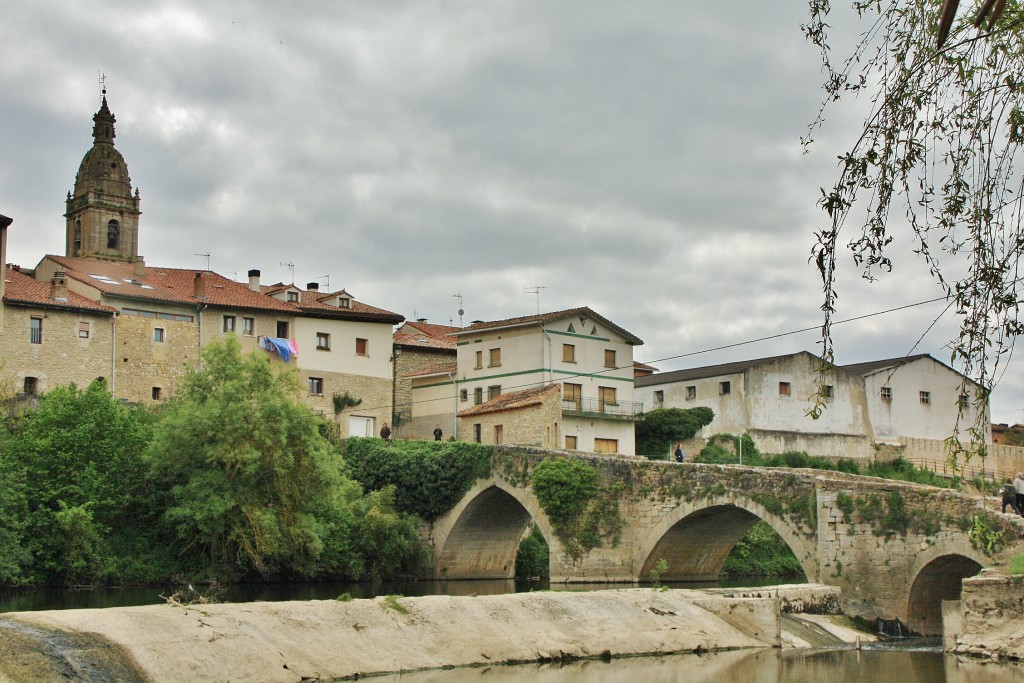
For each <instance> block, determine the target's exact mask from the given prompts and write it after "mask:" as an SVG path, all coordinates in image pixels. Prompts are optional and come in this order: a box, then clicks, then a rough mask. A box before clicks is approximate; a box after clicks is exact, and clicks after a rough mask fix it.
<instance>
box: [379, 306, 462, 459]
mask: <svg viewBox="0 0 1024 683" xmlns="http://www.w3.org/2000/svg"><path fill="white" fill-rule="evenodd" d="M458 330H459V328H458V327H453V326H451V325H436V324H433V323H428V322H427V320H426V319H425V318H420V319H418V320H415V321H406V322H405V323H404V324H402V325H401V326H400V327H399V328H398V329H397V330H395V333H394V337H393V340H392V343H393V345H394V358H395V364H394V373H395V417H394V425H393V427H394V430H395V435H396V436H398V437H401V438H407V439H432V438H434V437H433V432H434V429H435V428H436V427H440V428H441V431H442V433H443V434H444V438H448V437H450V436H454V435H455V408H454V405H455V404H454V403H453V401H452V396H453V390H454V389H453V384H452V382H453V378H454V376H455V368H456V350H455V338H454V337H453V336H451V335H452V333H454V332H457V331H458ZM414 384H417V385H419V387H420V388H421V389H422V388H423V386H424V385H425V384H432V385H436V386H438V387H441V388H440V389H439V391H435V392H434V393H441V394H442V397H441V398H440V400H441V401H447V403H446V404H442V405H440V406H427V405H422V404H420V403H418V402H414V401H413V385H414ZM420 393H421V394H422V392H420ZM430 402H432V400H431V401H428V403H430ZM445 405H447V408H446V407H445ZM424 416H425V417H424Z"/></svg>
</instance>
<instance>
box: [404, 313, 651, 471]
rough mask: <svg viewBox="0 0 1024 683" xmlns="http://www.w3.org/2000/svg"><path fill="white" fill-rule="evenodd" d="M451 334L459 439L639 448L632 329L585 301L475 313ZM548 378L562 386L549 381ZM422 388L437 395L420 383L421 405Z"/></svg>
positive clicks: (585, 447) (612, 450)
mask: <svg viewBox="0 0 1024 683" xmlns="http://www.w3.org/2000/svg"><path fill="white" fill-rule="evenodd" d="M452 336H453V337H455V339H456V344H457V346H456V348H457V356H456V358H457V363H456V365H457V376H456V378H455V379H456V381H457V383H458V389H457V391H458V394H457V396H458V406H459V408H458V415H459V418H458V422H459V427H458V429H459V438H460V439H462V440H466V441H481V442H484V443H501V442H506V443H523V444H532V445H539V446H547V447H561V448H567V449H578V450H584V451H595V452H606V453H625V454H633V453H635V441H634V423H635V420H636V416H637V414H639V413H640V412H641V411H642V408H641V406H640V404H638V403H637V402H636V401H635V400H634V397H633V381H634V379H633V347H634V346H638V345H640V344H643V342H642V341H641V340H640V339H639V338H638V337H636V336H635V335H633V334H631V333H629V332H627V331H626V330H624V329H622V328H621V327H619V326H618V325H616V324H615V323H613V322H611V321H610V320H608V319H607V318H604V317H603V316H601V315H599V314H598V313H596V312H594V311H593V310H591V309H590V308H588V307H580V308H573V309H570V310H565V311H556V312H552V313H542V314H538V315H530V316H522V317H518V318H510V319H507V320H496V321H491V322H475V323H473V324H471V325H470V326H469V327H466V328H463V329H460V330H458V331H456V332H453V333H452ZM551 387H557V388H558V389H559V391H558V392H555V393H554V394H553V393H552V392H551V391H542V389H545V388H551ZM430 390H433V391H438V390H440V387H439V386H435V387H433V388H430ZM445 390H447V389H445ZM417 391H420V392H424V393H421V394H420V395H423V396H424V398H425V399H427V398H432V397H428V396H427V395H426V393H425V392H427V391H428V387H423V389H420V390H417V389H416V385H414V388H413V399H414V402H415V403H416V404H417V405H425V404H426V402H424V403H423V404H420V401H419V398H418V396H417ZM519 392H523V393H522V395H521V396H509V395H510V394H516V393H519ZM553 397H554V398H553ZM438 399H440V397H438ZM435 403H437V404H438V405H441V404H443V403H445V402H444V401H442V400H435ZM552 406H554V407H552ZM541 427H542V428H541Z"/></svg>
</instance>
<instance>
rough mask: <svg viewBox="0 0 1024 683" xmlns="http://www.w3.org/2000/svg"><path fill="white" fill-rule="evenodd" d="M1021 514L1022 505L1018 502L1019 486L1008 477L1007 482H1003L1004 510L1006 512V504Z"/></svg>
mask: <svg viewBox="0 0 1024 683" xmlns="http://www.w3.org/2000/svg"><path fill="white" fill-rule="evenodd" d="M1007 505H1009V506H1010V508H1011V509H1012V510H1013V511H1014V512H1016V513H1017V514H1018V515H1019V514H1020V506H1019V505H1018V504H1017V487H1016V486H1014V485H1013V480H1012V479H1010V478H1009V477H1007V478H1006V483H1005V484H1003V512H1004V513H1005V512H1006V506H1007Z"/></svg>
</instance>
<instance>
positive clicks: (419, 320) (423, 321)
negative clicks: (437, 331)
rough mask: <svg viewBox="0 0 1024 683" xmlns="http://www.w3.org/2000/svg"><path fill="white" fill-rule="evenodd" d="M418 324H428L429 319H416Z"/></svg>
mask: <svg viewBox="0 0 1024 683" xmlns="http://www.w3.org/2000/svg"><path fill="white" fill-rule="evenodd" d="M416 322H418V323H425V322H427V319H426V318H416Z"/></svg>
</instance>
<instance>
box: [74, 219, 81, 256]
mask: <svg viewBox="0 0 1024 683" xmlns="http://www.w3.org/2000/svg"><path fill="white" fill-rule="evenodd" d="M80 251H82V221H75V256H78V252H80Z"/></svg>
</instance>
